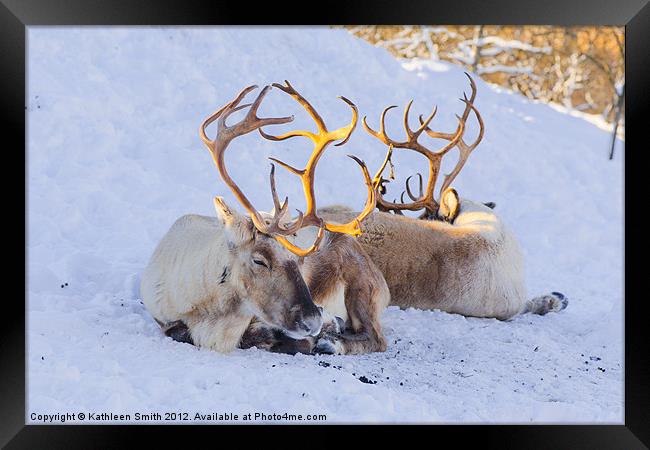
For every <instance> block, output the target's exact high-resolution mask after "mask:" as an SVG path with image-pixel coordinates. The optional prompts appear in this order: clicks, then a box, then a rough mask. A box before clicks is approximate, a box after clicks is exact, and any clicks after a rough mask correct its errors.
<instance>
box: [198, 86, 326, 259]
mask: <svg viewBox="0 0 650 450" xmlns="http://www.w3.org/2000/svg"><path fill="white" fill-rule="evenodd" d="M256 88H257V86H256V85H253V86H249V87H247V88H245V89H244V90H243V91H241V92H240V93H239V95H237V97H236V98H235V99H234V100H233V101H231V102H230V103H228V104H226V105H225V106H223V107H222V108H221V109H219V110H218V111H216V112H215V113H214V114H212V115H211V116H210V117H208V118H207V119H205V120H204V121H203V123H202V124H201V127H200V128H199V135H200V136H201V140H202V141H203V142H204V143H205V145H206V146H207V147H208V149H209V150H210V153H211V154H212V159H213V160H214V163H215V165H216V166H217V169H218V170H219V173H220V174H221V178H223V181H224V182H225V183H226V185H227V186H228V187H229V188H230V190H231V191H232V192H233V194H234V195H235V197H236V198H237V200H238V201H239V202H240V203H241V204H242V206H243V207H244V208H245V209H246V211H248V213H249V214H250V217H251V220H252V221H253V224H254V225H255V227H256V228H257V229H258V230H259V231H260V232H262V233H265V234H268V235H271V236H273V237H274V238H275V239H277V240H278V241H279V242H281V243H282V244H283V245H285V246H286V247H287V248H288V249H289V250H291V251H293V252H294V253H296V254H298V255H299V256H305V255H307V254H309V253H311V252H313V251H315V250H316V249H317V248H318V245H319V243H320V241H321V239H322V237H323V229H322V227H321V229H320V230H319V233H318V237H317V238H316V241H315V242H314V244H313V245H312V246H311V247H310V248H308V249H306V250H302V249H300V248H298V247H295V246H294V245H293V244H291V243H289V242H288V241H287V240H286V238H285V237H284V236H288V235H291V234H294V233H295V232H296V231H298V230H299V229H300V228H302V227H303V226H304V225H303V215H302V213H301V212H300V211H298V214H299V215H298V218H297V219H296V220H295V221H294V222H293V223H291V224H289V225H286V226H284V227H282V226H280V219H281V218H282V216H283V215H284V213H285V212H286V211H287V209H288V208H289V199H288V198H285V200H284V203H283V204H282V205H280V202H279V200H278V198H277V193H276V190H275V179H274V171H273V168H272V169H271V194H272V195H273V203H274V205H275V213H274V216H273V218H272V219H271V220H270V221H269V223H267V222H266V221H265V220H264V218H263V217H262V216H261V215H260V213H259V212H258V211H257V210H256V209H255V207H253V205H252V204H251V203H250V201H249V200H248V198H246V196H245V195H244V193H243V192H242V191H241V189H239V187H238V186H237V184H235V182H234V181H233V180H232V178H231V177H230V175H229V174H228V170H227V169H226V165H225V162H224V154H225V151H226V148H227V147H228V145H229V144H230V142H231V141H232V140H233V139H234V138H236V137H237V136H242V135H245V134H248V133H250V132H251V131H253V130H256V129H259V128H260V127H263V126H265V125H275V124H282V123H288V122H291V121H292V120H293V116H291V117H278V118H264V119H261V118H259V117H257V110H258V109H259V106H260V104H261V102H262V100H263V99H264V97H265V96H266V94H267V93H268V92H269V90H271V86H265V87H264V89H262V92H260V94H259V95H258V96H257V98H256V99H255V101H254V102H253V103H249V104H245V105H239V103H240V102H241V101H242V99H243V98H244V97H245V96H246V94H248V93H249V92H250V91H252V90H254V89H256ZM249 106H250V109H249V110H248V112H247V113H246V116H245V117H244V119H242V120H241V121H240V122H238V123H236V124H234V125H231V126H227V125H226V119H227V118H228V117H229V116H230V115H231V114H232V113H234V112H236V111H239V110H241V109H244V108H246V107H249ZM215 120H217V135H216V137H215V138H214V140H211V139H209V138H208V137H207V135H206V128H207V127H208V125H210V124H211V123H212V122H214V121H215Z"/></svg>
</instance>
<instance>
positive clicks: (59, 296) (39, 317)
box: [26, 27, 624, 423]
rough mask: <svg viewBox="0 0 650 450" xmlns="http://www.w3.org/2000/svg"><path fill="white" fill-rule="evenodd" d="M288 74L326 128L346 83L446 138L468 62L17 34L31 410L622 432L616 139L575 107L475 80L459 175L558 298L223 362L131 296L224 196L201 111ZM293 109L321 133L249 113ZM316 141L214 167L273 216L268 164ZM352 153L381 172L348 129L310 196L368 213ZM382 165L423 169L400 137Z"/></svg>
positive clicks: (226, 41) (199, 37)
mask: <svg viewBox="0 0 650 450" xmlns="http://www.w3.org/2000/svg"><path fill="white" fill-rule="evenodd" d="M284 79H289V80H290V81H291V83H292V84H293V85H294V86H295V87H296V89H298V90H299V91H300V92H301V93H302V94H303V95H304V96H305V97H307V98H308V99H309V100H310V101H311V102H312V103H313V104H314V105H315V106H316V108H317V109H318V110H319V111H320V113H321V115H322V116H323V118H324V120H325V121H326V123H327V124H328V125H329V126H330V127H331V128H335V127H339V126H342V125H344V124H346V123H348V121H349V118H350V112H349V108H348V107H347V106H346V105H345V104H344V103H343V102H341V101H340V100H338V99H337V98H336V97H337V96H338V95H344V96H346V97H348V98H350V99H351V100H353V101H354V102H355V103H356V104H357V106H358V107H359V109H360V111H361V115H362V116H363V115H367V116H368V121H369V124H370V125H371V126H374V127H376V126H377V123H378V118H379V114H380V112H381V110H382V109H383V108H384V107H385V106H387V105H390V104H397V105H400V109H401V107H402V106H403V105H404V104H406V102H407V101H408V100H409V99H410V98H414V99H415V103H414V105H413V116H412V117H413V118H412V123H415V121H416V120H417V119H416V114H420V113H422V114H426V113H428V112H429V111H430V110H431V108H432V107H433V105H434V104H437V105H438V108H439V113H438V115H437V117H436V119H434V122H435V124H436V125H435V126H436V127H438V128H439V129H441V130H453V129H454V128H455V118H454V113H459V112H460V111H462V104H461V102H459V101H458V98H459V97H462V92H463V90H468V82H467V79H466V77H465V75H464V74H463V72H462V69H461V68H460V67H458V66H454V65H452V64H449V63H445V62H441V61H435V62H432V61H430V62H420V63H419V62H417V61H414V62H411V63H404V64H402V63H401V62H399V61H397V60H395V59H394V58H393V57H391V56H390V55H389V54H388V52H387V51H386V50H384V49H381V48H376V47H373V46H371V45H369V44H368V43H366V42H364V41H362V40H361V39H357V38H355V37H353V36H351V35H350V34H348V33H347V32H346V31H344V30H341V29H336V30H332V29H327V28H297V27H282V28H268V27H264V28H255V27H242V28H237V27H224V28H156V27H151V28H98V27H87V28H52V27H30V28H29V29H28V96H27V105H26V106H27V112H26V113H27V119H28V155H27V164H28V186H27V195H28V230H27V231H28V248H27V251H28V267H27V269H28V292H27V321H28V322H27V346H28V347H27V352H28V356H27V365H28V373H27V386H28V389H27V418H26V420H27V421H28V422H29V423H42V422H43V419H42V418H41V419H38V418H37V416H32V415H31V414H41V415H42V414H56V413H66V412H68V413H79V412H84V413H85V414H88V413H91V412H95V413H109V412H110V413H115V414H129V415H130V416H129V418H128V419H129V420H130V421H131V422H135V421H136V420H138V419H136V418H135V414H136V413H138V412H139V413H156V412H157V413H160V414H164V413H166V412H176V413H181V414H182V413H187V414H188V416H187V417H189V418H190V419H191V421H192V422H194V417H195V414H196V413H201V414H213V413H235V414H238V415H240V418H241V417H242V416H243V415H245V414H247V413H253V414H254V413H255V412H258V413H265V414H273V413H275V414H284V413H288V414H303V415H306V414H325V415H326V416H327V418H326V423H352V422H363V423H367V422H375V421H383V422H409V423H425V422H426V423H530V422H537V423H593V422H598V423H622V421H623V373H624V372H623V232H622V226H623V220H622V218H623V151H617V153H616V155H615V158H614V161H609V160H608V159H607V152H608V150H609V139H610V136H609V133H608V132H607V131H605V130H603V129H601V128H599V127H598V126H596V125H594V124H593V123H590V122H589V121H587V120H585V119H584V117H582V116H581V115H580V113H576V112H574V111H568V110H558V109H557V108H553V107H549V106H548V105H545V104H543V103H541V102H531V101H529V100H527V99H525V98H524V97H523V96H520V95H517V94H515V93H512V92H510V91H507V90H505V89H503V88H499V87H497V86H493V85H489V84H486V83H484V82H482V81H481V80H480V79H477V80H476V83H477V86H478V97H477V102H476V105H477V108H478V109H479V110H480V111H481V113H482V115H483V118H484V121H485V124H486V132H485V138H484V140H483V142H482V143H481V145H480V146H479V147H478V149H477V150H476V151H475V152H474V154H473V155H472V156H471V158H470V160H469V162H468V163H467V165H466V166H465V169H464V170H463V172H462V173H461V175H460V176H459V177H458V179H457V180H456V182H455V187H456V189H458V191H459V192H460V193H461V195H462V196H464V197H467V198H471V199H474V200H479V201H494V202H496V204H497V207H496V211H497V212H498V213H499V214H500V215H501V217H503V219H504V221H505V222H506V223H507V224H508V225H509V226H510V227H511V228H512V229H513V231H514V233H515V234H516V236H517V237H518V239H519V240H520V243H521V246H522V249H523V252H524V256H525V260H526V277H527V286H528V290H529V295H530V296H531V297H532V296H533V295H539V294H543V293H547V292H550V291H553V290H557V291H560V292H563V293H564V294H566V295H567V296H568V297H569V299H570V303H569V306H568V308H567V309H566V310H564V311H562V312H561V313H555V314H548V315H546V316H543V317H540V316H534V315H523V316H519V317H516V318H515V319H513V320H511V321H507V322H500V321H497V320H493V319H477V318H465V317H462V316H459V315H453V314H447V313H443V312H440V311H420V310H414V309H409V310H405V311H402V310H399V309H398V308H396V307H389V308H388V310H387V311H386V312H385V314H384V316H383V319H382V325H383V327H384V332H385V335H386V338H387V341H388V342H389V346H388V350H387V351H386V352H385V353H375V354H368V355H361V356H310V355H297V356H290V355H279V354H271V353H266V352H263V351H260V350H257V349H250V350H236V351H234V352H232V353H230V354H227V355H222V354H218V353H215V352H211V351H207V350H200V349H197V348H195V347H192V346H190V345H187V344H181V343H177V342H173V341H172V340H171V339H169V338H165V337H164V336H163V335H162V333H161V332H160V330H159V328H158V326H157V325H156V323H155V322H154V321H153V319H152V318H151V317H150V316H149V314H148V313H147V311H146V310H145V309H144V307H143V305H142V304H141V302H140V299H139V297H138V287H137V286H138V280H139V276H140V273H141V271H142V269H143V268H144V266H145V265H146V263H147V261H148V258H149V256H150V255H151V253H152V251H153V249H154V247H155V246H156V244H157V242H158V240H159V239H160V238H161V237H162V235H163V234H164V233H165V232H166V230H167V229H168V228H169V226H170V225H171V224H172V223H173V222H174V220H175V219H176V218H177V217H179V216H181V215H182V214H185V213H199V214H206V215H213V214H214V212H213V209H212V197H213V196H215V195H223V196H225V197H226V200H227V201H228V202H231V203H232V204H236V203H235V201H234V199H233V197H232V195H231V194H230V192H229V191H228V190H227V188H225V186H224V185H223V183H222V182H221V180H220V178H219V176H218V174H217V173H216V169H215V168H214V167H213V163H212V161H211V159H210V156H209V153H208V152H207V150H206V149H205V148H204V147H203V144H202V143H201V142H200V140H199V138H198V133H197V130H198V126H199V123H200V122H201V121H202V120H203V119H204V118H205V117H207V116H208V115H209V114H210V113H212V112H213V111H214V110H216V109H217V108H218V107H220V106H221V105H222V104H224V103H225V102H227V101H229V100H230V99H232V98H233V97H234V96H235V95H236V93H238V92H239V90H240V89H241V88H243V87H244V86H246V85H248V84H253V83H256V84H259V85H264V84H267V83H270V82H281V81H282V80H284ZM287 114H295V115H296V121H295V123H294V124H293V125H288V126H287V125H283V126H278V127H277V130H278V131H277V132H278V133H279V132H280V130H289V129H292V128H294V127H296V128H297V127H309V128H311V129H313V124H311V123H310V122H309V119H308V117H307V115H306V113H304V111H302V110H301V109H299V108H298V106H297V105H296V104H294V103H293V101H292V100H291V99H288V98H286V96H284V94H283V93H282V92H280V91H279V90H277V89H276V90H273V91H272V92H271V93H270V94H269V96H268V97H267V99H266V100H265V102H264V104H263V105H262V108H261V111H260V116H262V117H263V116H271V115H275V116H280V115H282V116H283V115H287ZM273 131H274V132H276V130H273ZM387 131H388V133H389V134H390V135H392V136H395V137H396V138H401V137H402V136H403V130H402V127H401V111H400V112H397V111H391V112H390V113H389V115H388V119H387ZM475 132H476V126H475V124H472V127H471V128H470V130H469V131H468V134H472V133H475ZM430 143H431V144H432V145H435V144H440V143H439V142H438V143H436V142H430ZM310 149H311V147H310V145H309V143H307V142H306V141H304V140H299V139H294V140H291V141H286V142H282V143H273V142H267V141H264V140H262V139H260V138H259V136H257V135H255V134H251V135H249V136H246V137H244V138H242V139H240V140H239V142H235V143H233V145H232V148H231V149H229V151H228V153H227V156H226V159H227V162H228V164H229V169H230V172H231V175H232V176H233V178H234V179H236V180H238V182H239V184H240V186H241V187H242V188H243V190H244V192H246V193H247V194H248V195H249V198H251V200H252V201H253V202H254V204H255V205H256V206H257V207H258V208H260V209H265V210H268V209H270V208H271V206H272V202H271V198H270V194H269V193H268V192H269V191H268V184H267V183H268V170H269V165H268V161H267V160H266V157H268V156H270V155H273V156H276V157H278V158H280V159H283V160H285V161H286V162H288V163H289V164H292V165H298V166H300V165H302V164H304V162H305V161H306V158H307V156H308V154H309V151H310ZM347 153H353V154H356V155H357V156H359V157H361V158H362V159H364V160H365V161H366V163H367V164H368V166H369V167H370V169H371V171H374V170H375V169H376V168H377V167H378V166H379V164H380V163H381V161H382V159H383V157H384V154H385V148H384V147H383V146H381V145H379V144H378V143H377V142H376V141H375V140H374V139H373V138H371V137H370V136H368V135H367V134H366V133H365V132H364V131H363V129H362V128H361V127H359V128H358V129H357V130H356V132H355V133H354V134H353V136H352V139H351V140H350V141H349V142H348V144H346V145H345V147H344V148H338V147H330V148H329V149H328V151H327V153H326V155H325V156H324V157H323V159H322V162H321V163H320V165H319V171H318V174H317V175H318V177H319V178H318V181H317V195H318V200H319V204H320V205H323V206H324V205H327V204H332V203H344V204H347V205H349V206H351V207H354V208H361V207H362V205H363V203H364V199H365V190H364V188H363V185H362V180H361V177H360V173H359V170H358V167H356V164H354V162H352V161H350V160H349V159H348V158H347V157H346V156H345V155H346V154H347ZM449 159H450V160H451V161H447V163H446V164H445V165H444V166H443V169H446V171H447V172H448V171H449V169H450V168H451V167H453V164H454V163H455V158H454V157H450V158H449ZM394 161H395V163H396V175H397V180H396V181H395V184H394V185H395V186H402V185H403V181H404V179H405V178H406V177H407V176H408V175H410V174H412V173H415V172H416V171H418V170H422V166H421V164H422V161H421V160H419V159H418V158H417V157H415V156H413V155H410V154H404V152H401V151H399V150H398V151H396V152H395V154H394ZM277 183H278V188H279V190H280V191H281V192H280V193H281V195H289V197H290V199H291V203H292V207H295V208H304V200H302V195H301V190H300V185H299V182H298V180H297V179H296V178H295V177H292V176H290V175H288V174H286V173H285V171H277ZM392 192H395V195H396V196H397V195H398V194H399V191H392ZM362 377H365V378H363V380H366V381H371V382H370V383H367V382H362V381H361V378H362ZM372 382H375V383H374V384H373V383H372ZM179 417H180V418H183V416H176V417H175V419H176V421H178V419H179ZM170 418H174V416H171V417H170ZM252 418H253V420H255V417H254V416H252ZM163 419H164V418H163ZM216 419H217V421H219V417H218V416H217V417H216ZM222 419H223V418H222ZM265 419H266V420H267V421H269V417H266V418H265ZM291 419H292V418H291V417H290V418H289V420H291ZM293 419H295V418H293ZM52 420H53V421H54V422H57V421H58V422H60V421H61V418H60V417H59V418H54V419H52ZM90 420H92V419H90ZM198 420H199V421H201V419H200V418H199V419H198ZM258 420H260V418H259V416H258ZM88 421H89V419H85V420H79V417H76V418H75V419H73V420H70V419H69V420H67V421H66V423H70V422H80V423H88ZM163 421H164V420H163ZM208 421H210V420H208ZM108 422H112V421H111V420H108ZM115 422H116V423H117V421H115ZM270 422H272V423H278V422H284V419H282V420H280V421H278V420H275V419H273V418H272V417H271V418H270Z"/></svg>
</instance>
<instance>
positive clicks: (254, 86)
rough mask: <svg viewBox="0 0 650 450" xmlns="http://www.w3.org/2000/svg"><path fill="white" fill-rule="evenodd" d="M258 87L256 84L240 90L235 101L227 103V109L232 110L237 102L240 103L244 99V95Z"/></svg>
mask: <svg viewBox="0 0 650 450" xmlns="http://www.w3.org/2000/svg"><path fill="white" fill-rule="evenodd" d="M257 88H258V86H257V85H256V84H252V85H250V86H248V87H245V88H244V89H242V90H241V92H240V93H239V94H237V97H235V99H234V100H233V101H232V102H230V103H228V107H230V108H232V107H233V106H237V105H238V104H239V102H241V101H242V99H243V98H244V97H246V94H248V93H249V92H250V91H252V90H255V89H257Z"/></svg>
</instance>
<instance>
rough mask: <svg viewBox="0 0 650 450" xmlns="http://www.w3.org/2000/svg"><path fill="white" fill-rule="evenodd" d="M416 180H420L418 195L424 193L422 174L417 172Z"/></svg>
mask: <svg viewBox="0 0 650 450" xmlns="http://www.w3.org/2000/svg"><path fill="white" fill-rule="evenodd" d="M418 180H419V182H420V197H422V196H423V195H424V190H423V189H422V174H421V173H420V172H418Z"/></svg>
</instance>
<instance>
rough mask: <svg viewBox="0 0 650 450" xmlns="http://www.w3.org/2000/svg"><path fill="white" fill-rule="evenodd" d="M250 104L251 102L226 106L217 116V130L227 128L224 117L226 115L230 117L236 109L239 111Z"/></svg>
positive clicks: (225, 117)
mask: <svg viewBox="0 0 650 450" xmlns="http://www.w3.org/2000/svg"><path fill="white" fill-rule="evenodd" d="M251 104H252V103H245V104H243V105H239V106H237V107H236V108H231V107H227V108H226V109H225V111H224V112H223V114H222V115H221V116H220V117H219V120H218V121H217V128H218V130H219V131H222V130H224V129H226V128H227V126H226V119H227V118H228V117H230V115H231V114H233V113H235V112H237V111H241V110H242V109H244V108H247V107H249V106H250V105H251Z"/></svg>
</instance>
